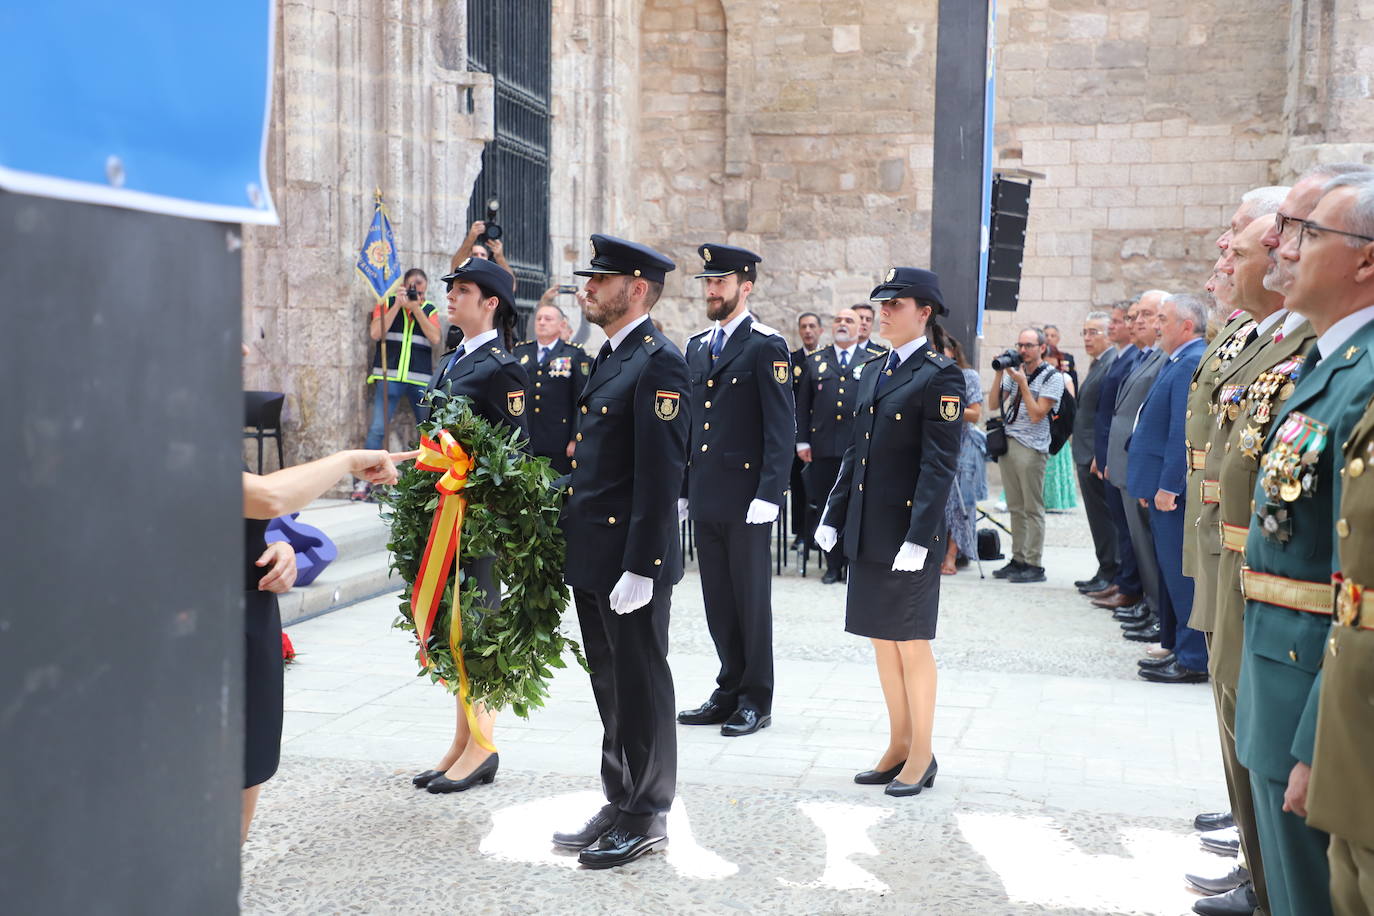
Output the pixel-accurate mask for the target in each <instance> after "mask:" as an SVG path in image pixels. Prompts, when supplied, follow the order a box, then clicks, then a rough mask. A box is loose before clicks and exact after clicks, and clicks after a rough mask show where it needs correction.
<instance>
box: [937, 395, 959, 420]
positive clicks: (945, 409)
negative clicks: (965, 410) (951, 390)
mask: <svg viewBox="0 0 1374 916" xmlns="http://www.w3.org/2000/svg"><path fill="white" fill-rule="evenodd" d="M960 412H961V410H960V407H959V396H958V395H955V394H942V395H940V419H942V420H957V419H959V414H960Z"/></svg>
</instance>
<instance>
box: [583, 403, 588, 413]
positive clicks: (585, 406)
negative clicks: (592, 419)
mask: <svg viewBox="0 0 1374 916" xmlns="http://www.w3.org/2000/svg"><path fill="white" fill-rule="evenodd" d="M582 412H583V413H586V412H587V405H586V404H583V405H582Z"/></svg>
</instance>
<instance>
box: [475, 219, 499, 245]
mask: <svg viewBox="0 0 1374 916" xmlns="http://www.w3.org/2000/svg"><path fill="white" fill-rule="evenodd" d="M486 225H487V231H486V232H483V233H482V237H481V238H480V239H479V240H478V241H480V242H484V243H485V242H494V241H496V240H497V239H499V238H501V227H500V226H499V225H497V224H496V223H487V224H486Z"/></svg>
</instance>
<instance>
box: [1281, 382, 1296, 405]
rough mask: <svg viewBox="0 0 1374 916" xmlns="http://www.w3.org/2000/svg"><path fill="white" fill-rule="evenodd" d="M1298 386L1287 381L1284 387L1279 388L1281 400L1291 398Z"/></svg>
mask: <svg viewBox="0 0 1374 916" xmlns="http://www.w3.org/2000/svg"><path fill="white" fill-rule="evenodd" d="M1297 387H1298V386H1296V385H1294V384H1293V383H1292V382H1287V383H1286V384H1285V385H1284V386H1283V388H1282V389H1280V390H1279V400H1280V401H1286V400H1288V399H1289V398H1291V397H1292V396H1293V392H1294V391H1295V390H1296V389H1297Z"/></svg>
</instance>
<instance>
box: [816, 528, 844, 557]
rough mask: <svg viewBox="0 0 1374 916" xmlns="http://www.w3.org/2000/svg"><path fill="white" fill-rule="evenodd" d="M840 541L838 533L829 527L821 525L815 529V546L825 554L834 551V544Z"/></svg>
mask: <svg viewBox="0 0 1374 916" xmlns="http://www.w3.org/2000/svg"><path fill="white" fill-rule="evenodd" d="M839 539H840V533H839V532H838V531H836V530H835V529H834V528H831V527H830V526H829V525H821V526H820V527H819V528H817V529H816V536H815V540H816V545H817V546H818V547H820V548H821V550H824V551H825V552H826V553H829V552H830V551H832V550H834V549H835V544H836V542H838V541H839Z"/></svg>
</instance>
